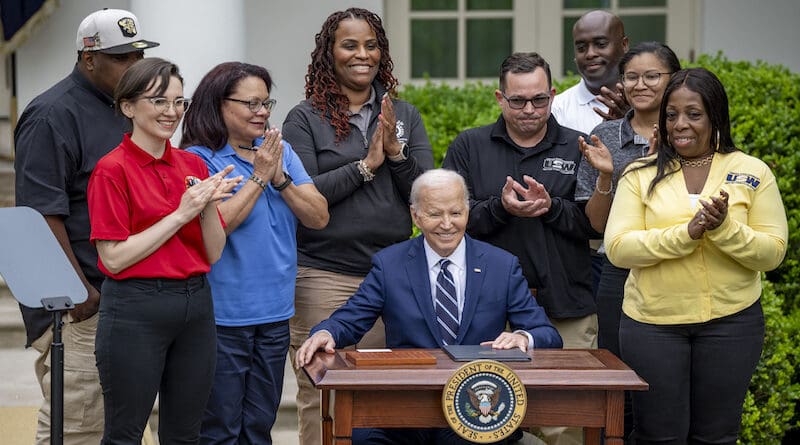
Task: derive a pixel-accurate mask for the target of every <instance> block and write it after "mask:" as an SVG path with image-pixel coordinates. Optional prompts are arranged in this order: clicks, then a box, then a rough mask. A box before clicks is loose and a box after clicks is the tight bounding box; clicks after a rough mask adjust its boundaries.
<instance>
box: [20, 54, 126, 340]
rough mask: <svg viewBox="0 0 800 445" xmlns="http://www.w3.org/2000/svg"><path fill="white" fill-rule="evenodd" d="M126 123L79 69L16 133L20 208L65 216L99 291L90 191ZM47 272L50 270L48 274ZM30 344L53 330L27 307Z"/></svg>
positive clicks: (39, 101) (40, 100) (30, 111)
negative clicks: (91, 180) (97, 168)
mask: <svg viewBox="0 0 800 445" xmlns="http://www.w3.org/2000/svg"><path fill="white" fill-rule="evenodd" d="M126 126H127V123H126V120H125V118H124V117H123V116H120V115H117V114H116V113H115V112H114V103H113V99H112V98H111V97H110V96H109V95H107V94H105V93H103V92H102V91H100V90H99V89H97V88H96V87H95V86H94V85H93V84H92V83H91V82H89V80H88V79H87V78H86V77H84V75H83V74H81V73H80V72H79V71H78V67H77V65H76V66H75V68H74V69H73V71H72V73H71V74H70V75H69V76H67V77H66V78H64V79H63V80H61V81H60V82H58V83H57V84H55V85H54V86H53V87H51V88H50V89H48V90H47V91H45V92H44V93H42V94H40V95H39V96H37V97H36V98H35V99H33V101H31V103H30V104H28V106H27V107H26V108H25V111H24V112H23V113H22V116H21V117H20V119H19V122H18V124H17V127H16V129H15V130H14V145H15V149H16V156H15V159H14V169H15V172H16V184H15V185H16V205H18V206H28V207H32V208H33V209H35V210H37V211H38V212H40V213H41V214H43V215H46V216H52V215H57V216H62V217H63V218H64V226H65V228H66V230H67V235H68V236H69V239H70V244H71V246H72V250H73V252H74V253H75V256H76V257H77V259H78V263H79V264H80V267H81V269H82V270H83V273H84V275H86V278H87V279H88V280H89V282H90V283H91V284H92V285H93V286H95V287H96V288H98V289H99V288H100V285H101V283H102V282H103V275H102V274H101V273H100V271H99V270H98V269H97V251H96V250H95V249H94V247H93V246H92V245H91V244H90V243H89V232H90V227H89V211H88V207H87V203H86V187H87V185H88V183H89V176H90V175H91V173H92V170H93V169H94V166H95V164H97V161H98V160H99V159H100V158H101V157H103V156H104V155H105V154H106V153H108V152H109V151H111V149H113V148H114V147H116V146H117V145H119V143H120V141H121V140H122V135H123V133H124V131H125V129H126ZM43 273H46V271H43ZM22 315H23V319H24V320H25V328H26V330H27V336H28V345H30V343H31V342H32V341H33V340H35V339H37V338H39V337H40V336H41V335H42V334H43V333H44V332H45V330H46V329H47V328H48V326H49V324H50V322H51V316H50V315H49V314H48V313H47V312H45V311H44V310H42V309H30V308H26V307H23V308H22Z"/></svg>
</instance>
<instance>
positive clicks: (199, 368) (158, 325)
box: [95, 276, 216, 445]
mask: <svg viewBox="0 0 800 445" xmlns="http://www.w3.org/2000/svg"><path fill="white" fill-rule="evenodd" d="M102 296H103V297H102V298H101V300H100V320H99V322H98V326H97V339H96V344H95V348H96V349H95V355H96V357H97V368H98V371H99V373H100V385H101V386H102V387H103V401H104V404H103V405H104V407H105V432H104V434H103V442H102V443H103V444H130V445H134V444H136V445H138V444H141V440H142V434H143V432H144V427H145V425H146V423H147V418H148V416H149V415H150V412H151V411H152V408H153V403H154V402H155V398H156V393H158V394H159V428H158V436H159V441H160V443H161V444H163V445H166V444H178V443H180V444H189V443H197V442H198V441H199V439H200V420H201V418H202V415H203V409H204V408H205V405H206V402H207V400H208V395H209V393H210V392H211V384H212V382H213V378H214V365H215V360H216V331H215V326H214V307H213V303H212V300H211V290H210V287H209V285H208V282H207V281H206V279H205V276H199V277H193V278H190V279H188V280H168V279H129V280H120V281H117V280H112V279H106V280H105V282H104V283H103V286H102Z"/></svg>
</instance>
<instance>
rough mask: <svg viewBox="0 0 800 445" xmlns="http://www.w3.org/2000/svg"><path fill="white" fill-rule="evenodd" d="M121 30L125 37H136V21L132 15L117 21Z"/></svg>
mask: <svg viewBox="0 0 800 445" xmlns="http://www.w3.org/2000/svg"><path fill="white" fill-rule="evenodd" d="M117 25H118V26H119V30H120V31H122V35H123V36H125V37H134V36H135V35H136V22H134V21H133V19H132V18H130V17H123V18H121V19H119V21H117Z"/></svg>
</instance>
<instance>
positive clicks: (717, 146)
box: [714, 130, 719, 151]
mask: <svg viewBox="0 0 800 445" xmlns="http://www.w3.org/2000/svg"><path fill="white" fill-rule="evenodd" d="M714 151H719V130H717V145H716V147H714Z"/></svg>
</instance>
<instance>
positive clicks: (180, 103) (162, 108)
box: [142, 97, 192, 113]
mask: <svg viewBox="0 0 800 445" xmlns="http://www.w3.org/2000/svg"><path fill="white" fill-rule="evenodd" d="M142 99H147V100H149V101H150V103H151V104H153V108H155V109H156V111H158V112H159V113H166V112H167V111H168V110H169V107H170V105H171V106H173V107H175V111H176V112H181V111H184V110H186V109H187V108H189V104H190V103H191V102H192V100H191V99H189V98H186V97H179V98H177V99H175V100H169V99H167V98H166V97H142Z"/></svg>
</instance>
